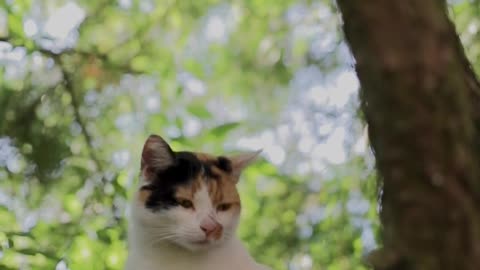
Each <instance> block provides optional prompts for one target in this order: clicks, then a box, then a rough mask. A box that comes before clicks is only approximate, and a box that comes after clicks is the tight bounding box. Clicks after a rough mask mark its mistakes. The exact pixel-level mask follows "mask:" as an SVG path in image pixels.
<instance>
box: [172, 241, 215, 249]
mask: <svg viewBox="0 0 480 270" xmlns="http://www.w3.org/2000/svg"><path fill="white" fill-rule="evenodd" d="M222 243H223V240H216V241H213V240H200V241H185V242H182V243H176V244H177V245H179V246H180V247H182V248H184V249H186V250H188V251H191V252H201V251H206V250H209V249H212V248H215V247H218V246H220V245H221V244H222Z"/></svg>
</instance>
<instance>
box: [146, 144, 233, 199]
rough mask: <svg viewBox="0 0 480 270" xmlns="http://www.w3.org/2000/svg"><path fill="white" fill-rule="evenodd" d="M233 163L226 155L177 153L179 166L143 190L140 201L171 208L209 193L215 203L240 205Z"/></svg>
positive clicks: (166, 171)
mask: <svg viewBox="0 0 480 270" xmlns="http://www.w3.org/2000/svg"><path fill="white" fill-rule="evenodd" d="M231 172H232V165H231V161H230V160H229V159H228V158H226V157H222V156H214V155H211V154H207V153H200V152H177V154H176V164H175V165H174V166H172V167H171V168H169V169H167V170H165V171H163V172H159V173H158V174H157V177H156V178H155V179H154V180H153V181H152V182H151V183H149V184H148V185H147V186H148V188H143V189H141V190H140V192H141V194H140V195H141V196H140V200H141V201H142V202H144V203H145V205H146V206H147V208H168V207H169V206H170V205H173V204H175V200H176V199H177V198H182V199H189V200H193V199H194V197H195V194H196V193H198V192H208V195H209V197H210V199H211V201H212V203H213V204H217V203H220V202H222V201H229V202H238V201H239V196H238V192H237V189H236V185H235V180H234V179H233V178H232V177H233V176H232V175H231Z"/></svg>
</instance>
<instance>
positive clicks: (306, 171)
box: [0, 0, 480, 270]
mask: <svg viewBox="0 0 480 270" xmlns="http://www.w3.org/2000/svg"><path fill="white" fill-rule="evenodd" d="M450 2H452V3H451V13H452V14H451V15H452V18H454V20H455V21H456V22H457V21H458V27H459V29H460V30H465V31H461V33H462V34H461V38H462V41H463V42H464V43H465V44H466V46H467V47H468V48H470V50H467V53H468V54H469V57H471V59H475V60H476V59H478V56H479V55H480V50H479V49H478V42H477V39H478V31H479V27H478V26H479V25H478V21H477V20H474V19H473V15H472V14H471V13H473V12H474V11H472V10H473V9H472V10H469V9H468V7H469V5H471V4H470V3H468V2H469V1H450ZM354 62H355V61H354V59H353V57H352V55H351V54H350V52H349V50H348V47H347V45H346V43H345V40H344V38H343V33H342V31H341V18H340V16H339V13H338V10H337V6H336V3H335V2H334V1H327V0H325V1H324V0H318V1H276V2H274V1H233V2H230V1H202V0H198V1H190V2H189V1H173V0H172V1H153V0H148V1H138V0H119V1H86V0H76V1H64V0H59V1H48V0H40V1H29V0H15V1H12V0H4V1H0V119H1V120H0V269H56V270H67V269H69V270H76V269H123V265H124V263H125V259H126V254H127V248H126V247H127V243H126V229H127V224H128V219H127V218H126V212H127V208H128V200H129V199H130V198H131V196H132V192H133V191H134V190H135V188H136V187H137V185H138V177H139V167H140V155H141V150H142V146H143V143H144V141H145V139H146V138H147V137H148V136H149V135H150V134H159V135H161V136H163V137H164V138H167V139H168V140H169V142H171V147H172V148H173V150H175V151H180V150H188V151H204V152H209V153H214V154H223V153H231V152H239V151H247V150H252V151H256V150H259V149H262V150H263V151H262V153H261V158H260V159H259V161H258V162H256V163H255V164H254V165H252V166H251V167H250V168H249V169H248V170H246V171H245V173H244V175H243V176H242V180H241V181H240V183H239V190H240V195H241V198H242V209H243V210H242V211H243V212H242V220H241V223H240V227H239V235H240V238H241V239H242V240H243V241H244V242H245V244H246V245H247V247H248V249H249V251H250V252H251V254H252V255H253V257H255V259H257V260H258V261H259V262H262V263H264V264H266V265H269V266H271V267H272V269H278V270H282V269H285V270H287V269H288V270H309V269H312V270H313V269H315V270H319V269H367V266H366V265H365V264H364V256H365V255H366V254H367V253H368V252H370V251H372V250H374V249H375V248H377V247H378V242H379V240H380V235H381V234H380V229H379V218H378V212H379V207H378V205H377V197H378V192H377V191H378V185H377V182H376V180H377V176H376V173H375V170H374V169H375V166H374V163H375V161H374V157H373V154H372V152H371V150H370V147H369V140H368V134H367V127H366V124H365V121H364V115H363V114H362V113H361V112H359V107H360V103H361V102H360V98H359V91H360V83H359V81H358V79H357V76H356V73H355V70H354V68H353V66H354V64H355V63H354ZM477 62H478V61H474V67H475V68H476V69H478V63H477Z"/></svg>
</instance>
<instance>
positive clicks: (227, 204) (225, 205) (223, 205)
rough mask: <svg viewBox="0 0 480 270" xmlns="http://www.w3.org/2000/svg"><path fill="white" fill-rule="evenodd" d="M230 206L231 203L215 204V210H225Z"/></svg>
mask: <svg viewBox="0 0 480 270" xmlns="http://www.w3.org/2000/svg"><path fill="white" fill-rule="evenodd" d="M230 207H232V204H231V203H221V204H219V205H218V206H217V211H227V210H228V209H230Z"/></svg>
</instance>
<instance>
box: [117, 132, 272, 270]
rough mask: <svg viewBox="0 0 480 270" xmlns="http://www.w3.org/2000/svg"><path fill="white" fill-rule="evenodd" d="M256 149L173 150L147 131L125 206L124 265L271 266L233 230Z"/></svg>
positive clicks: (218, 269) (130, 268) (235, 269)
mask: <svg viewBox="0 0 480 270" xmlns="http://www.w3.org/2000/svg"><path fill="white" fill-rule="evenodd" d="M259 153H260V151H256V152H248V153H243V154H238V155H234V156H229V157H226V156H214V155H210V154H205V153H196V152H186V151H182V152H174V151H173V150H172V149H171V148H170V146H169V145H168V144H167V142H166V141H165V140H164V139H163V138H161V137H160V136H157V135H150V137H149V138H148V139H147V140H146V142H145V145H144V147H143V152H142V160H141V173H140V178H141V183H140V187H139V189H138V191H137V192H136V193H135V195H134V198H133V200H132V202H131V206H130V211H129V229H128V249H129V250H128V257H127V262H126V266H125V270H225V269H228V270H270V268H268V267H266V266H263V265H260V264H258V263H257V262H255V260H254V259H253V258H252V257H251V255H250V254H249V253H248V251H247V250H246V249H245V247H244V246H243V244H242V242H241V241H240V240H239V239H238V238H237V236H236V235H235V232H236V229H237V226H238V223H239V218H240V212H241V204H240V197H239V194H238V191H237V188H236V184H237V182H238V181H239V178H240V175H241V173H242V171H243V170H244V169H245V168H246V167H247V166H248V165H250V164H251V163H252V162H253V161H254V160H255V159H256V157H257V156H258V155H259Z"/></svg>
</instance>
